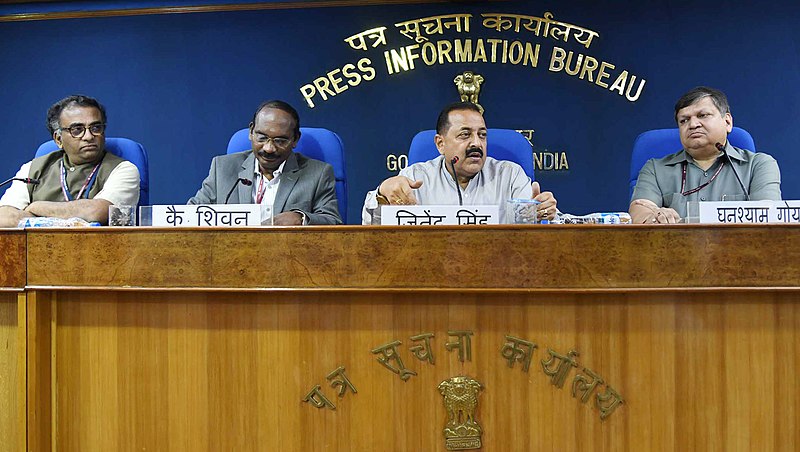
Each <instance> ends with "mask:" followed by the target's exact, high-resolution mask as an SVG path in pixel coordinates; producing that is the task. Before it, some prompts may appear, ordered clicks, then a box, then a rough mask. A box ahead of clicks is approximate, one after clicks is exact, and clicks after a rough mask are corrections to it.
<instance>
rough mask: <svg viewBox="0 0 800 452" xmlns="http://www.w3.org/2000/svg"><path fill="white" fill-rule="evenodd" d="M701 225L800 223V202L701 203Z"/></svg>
mask: <svg viewBox="0 0 800 452" xmlns="http://www.w3.org/2000/svg"><path fill="white" fill-rule="evenodd" d="M699 210H700V223H711V224H723V223H732V224H737V223H738V224H763V223H800V201H722V202H701V203H700V208H699Z"/></svg>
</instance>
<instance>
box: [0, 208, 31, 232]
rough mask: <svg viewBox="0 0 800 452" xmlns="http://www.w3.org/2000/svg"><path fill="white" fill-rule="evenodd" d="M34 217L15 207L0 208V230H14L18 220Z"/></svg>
mask: <svg viewBox="0 0 800 452" xmlns="http://www.w3.org/2000/svg"><path fill="white" fill-rule="evenodd" d="M33 216H35V215H33V214H31V213H29V212H26V211H24V210H19V209H17V208H16V207H11V206H0V228H16V227H17V225H18V224H19V222H20V220H22V219H23V218H27V217H33Z"/></svg>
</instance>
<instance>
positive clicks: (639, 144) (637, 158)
mask: <svg viewBox="0 0 800 452" xmlns="http://www.w3.org/2000/svg"><path fill="white" fill-rule="evenodd" d="M728 141H730V142H731V145H733V146H736V147H737V148H742V149H747V150H749V151H753V152H756V144H755V142H753V137H752V136H750V133H749V132H747V131H746V130H744V129H742V128H740V127H734V128H733V130H731V133H729V134H728ZM681 149H683V145H682V144H681V137H680V132H678V129H655V130H648V131H647V132H644V133H642V134H641V135H639V136H638V137H636V140H635V141H634V142H633V151H632V152H631V174H630V196H633V188H634V187H636V181H637V180H638V179H639V171H641V170H642V167H643V166H644V164H645V163H647V161H648V160H650V159H660V158H661V157H666V156H667V155H669V154H673V153H675V152H678V151H680V150H681Z"/></svg>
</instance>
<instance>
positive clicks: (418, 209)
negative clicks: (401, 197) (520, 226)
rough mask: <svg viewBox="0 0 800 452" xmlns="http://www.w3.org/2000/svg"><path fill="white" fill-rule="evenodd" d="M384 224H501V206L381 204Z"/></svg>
mask: <svg viewBox="0 0 800 452" xmlns="http://www.w3.org/2000/svg"><path fill="white" fill-rule="evenodd" d="M381 224H382V225H384V226H428V225H473V224H474V225H478V224H500V207H499V206H491V205H479V206H452V205H451V206H441V205H433V206H381Z"/></svg>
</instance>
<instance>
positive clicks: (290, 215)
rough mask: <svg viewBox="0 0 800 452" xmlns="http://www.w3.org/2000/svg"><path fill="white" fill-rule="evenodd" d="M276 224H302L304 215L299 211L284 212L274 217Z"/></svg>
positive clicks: (273, 220) (273, 221)
mask: <svg viewBox="0 0 800 452" xmlns="http://www.w3.org/2000/svg"><path fill="white" fill-rule="evenodd" d="M272 224H274V225H275V226H302V225H303V216H302V215H300V214H299V213H297V212H283V213H279V214H277V215H275V217H273V218H272Z"/></svg>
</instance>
